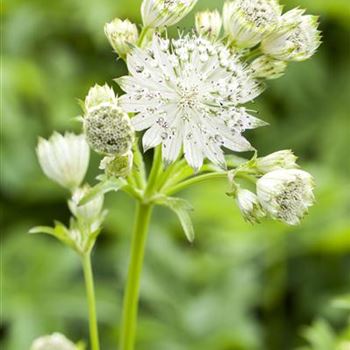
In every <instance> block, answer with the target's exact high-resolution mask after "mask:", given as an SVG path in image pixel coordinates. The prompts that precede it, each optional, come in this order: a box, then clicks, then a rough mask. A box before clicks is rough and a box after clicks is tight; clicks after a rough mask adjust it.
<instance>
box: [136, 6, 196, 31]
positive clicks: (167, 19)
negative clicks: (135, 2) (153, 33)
mask: <svg viewBox="0 0 350 350" xmlns="http://www.w3.org/2000/svg"><path fill="white" fill-rule="evenodd" d="M197 1H198V0H143V2H142V5H141V14H142V20H143V25H144V26H145V27H150V28H156V27H164V26H172V25H174V24H176V23H177V22H179V21H180V20H181V19H182V18H184V17H185V16H186V15H187V14H188V13H189V12H190V11H191V10H192V8H193V6H194V5H195V4H196V3H197Z"/></svg>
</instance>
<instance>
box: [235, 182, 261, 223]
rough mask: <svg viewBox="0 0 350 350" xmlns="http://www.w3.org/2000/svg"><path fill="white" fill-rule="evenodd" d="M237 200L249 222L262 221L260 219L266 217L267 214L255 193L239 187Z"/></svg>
mask: <svg viewBox="0 0 350 350" xmlns="http://www.w3.org/2000/svg"><path fill="white" fill-rule="evenodd" d="M236 200H237V204H238V207H239V209H240V210H241V213H242V215H243V217H244V219H245V220H247V221H248V222H250V223H252V224H253V223H258V222H260V219H262V218H263V217H265V215H266V214H265V212H264V211H263V209H262V207H261V204H260V202H259V200H258V197H257V196H256V194H255V193H253V192H251V191H249V190H246V189H241V188H238V189H237V193H236Z"/></svg>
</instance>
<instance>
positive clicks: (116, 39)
mask: <svg viewBox="0 0 350 350" xmlns="http://www.w3.org/2000/svg"><path fill="white" fill-rule="evenodd" d="M104 30H105V34H106V36H107V38H108V40H109V42H110V44H111V46H112V47H113V49H114V50H115V52H116V53H117V54H118V55H119V56H122V57H124V56H125V55H126V54H127V53H128V52H129V51H130V44H132V45H134V44H136V42H137V40H138V37H139V33H138V30H137V27H136V24H134V23H131V22H130V21H129V20H128V19H126V20H124V21H123V20H121V19H119V18H115V19H114V20H113V21H112V22H109V23H106V24H105V27H104Z"/></svg>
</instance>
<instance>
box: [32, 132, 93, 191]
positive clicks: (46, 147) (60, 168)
mask: <svg viewBox="0 0 350 350" xmlns="http://www.w3.org/2000/svg"><path fill="white" fill-rule="evenodd" d="M36 152H37V156H38V159H39V163H40V166H41V168H42V170H43V171H44V173H45V175H46V176H47V177H48V178H50V179H51V180H53V181H55V182H57V183H59V184H60V185H61V186H63V187H65V188H68V189H71V190H73V189H75V188H77V187H79V185H80V184H81V182H82V181H83V179H84V177H85V174H86V171H87V168H88V165H89V157H90V150H89V146H88V144H87V142H86V140H85V137H84V135H75V134H71V133H66V134H65V135H64V136H63V135H61V134H59V133H57V132H55V133H54V134H53V135H52V136H51V137H50V138H49V140H45V139H43V138H40V139H39V143H38V146H37V149H36Z"/></svg>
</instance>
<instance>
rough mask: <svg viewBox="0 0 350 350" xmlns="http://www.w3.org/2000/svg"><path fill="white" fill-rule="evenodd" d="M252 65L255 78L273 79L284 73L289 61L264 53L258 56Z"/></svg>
mask: <svg viewBox="0 0 350 350" xmlns="http://www.w3.org/2000/svg"><path fill="white" fill-rule="evenodd" d="M250 67H251V69H252V74H253V76H254V77H255V78H259V79H268V80H272V79H277V78H280V77H281V76H282V75H283V74H284V72H285V70H286V69H287V63H286V62H284V61H280V60H276V59H274V58H272V57H269V56H265V55H263V56H260V57H258V58H256V59H255V60H254V61H253V62H252V63H251V65H250Z"/></svg>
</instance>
